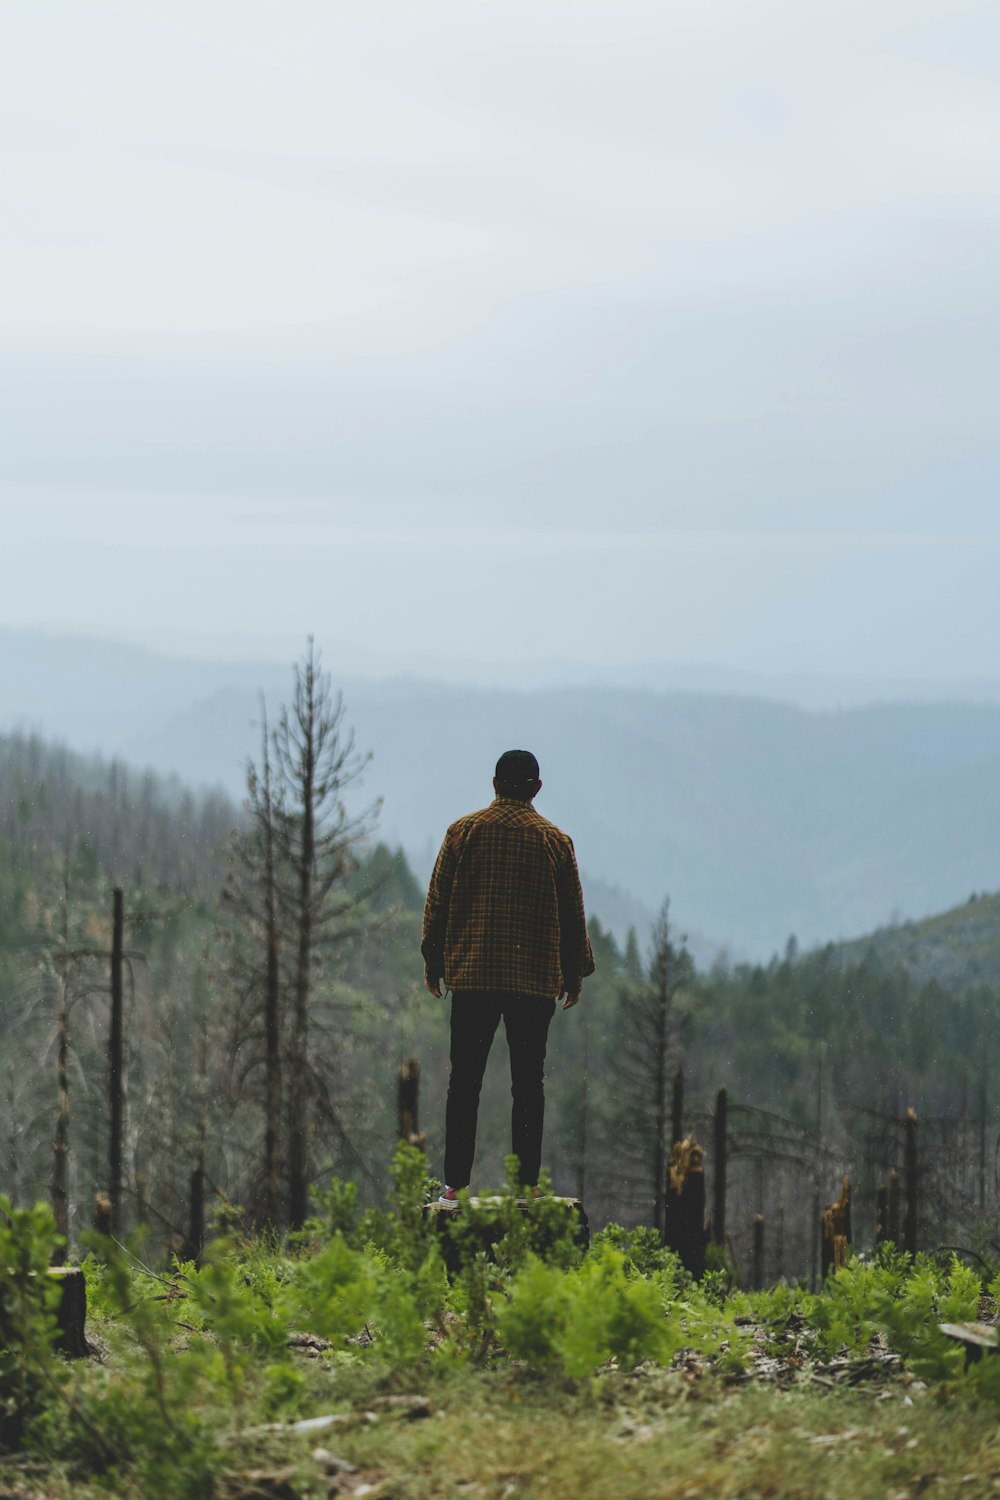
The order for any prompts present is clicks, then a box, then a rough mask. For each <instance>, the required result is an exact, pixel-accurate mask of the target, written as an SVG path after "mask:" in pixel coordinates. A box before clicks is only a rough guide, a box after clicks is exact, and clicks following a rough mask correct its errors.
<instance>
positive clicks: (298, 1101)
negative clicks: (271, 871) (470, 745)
mask: <svg viewBox="0 0 1000 1500" xmlns="http://www.w3.org/2000/svg"><path fill="white" fill-rule="evenodd" d="M273 749H274V770H275V775H276V780H277V783H278V785H279V787H280V804H281V813H280V817H279V818H278V820H277V822H276V829H277V834H278V838H277V841H276V852H277V854H278V856H279V865H280V869H281V872H282V875H283V877H284V878H283V880H282V881H281V900H282V904H283V906H284V908H285V911H286V912H287V917H288V922H289V927H290V935H291V938H292V942H293V944H294V962H293V980H292V1015H291V1026H290V1042H289V1066H290V1068H291V1070H292V1075H293V1077H294V1078H295V1079H296V1087H295V1088H294V1089H292V1090H291V1091H290V1093H289V1095H288V1174H289V1198H288V1220H289V1223H290V1224H291V1226H292V1227H293V1228H298V1227H299V1226H301V1224H302V1223H303V1221H304V1219H305V1217H306V1213H307V1212H308V1187H309V1163H310V1135H309V1119H310V1097H309V1092H308V1089H307V1080H308V1079H309V1077H310V1073H311V1070H310V1065H309V1064H310V1052H309V1028H310V1012H311V1006H312V1000H313V982H314V969H315V963H316V958H317V955H318V953H320V952H321V951H322V949H323V948H324V947H326V946H328V945H329V944H330V943H331V942H333V941H335V940H336V939H337V937H338V936H340V935H342V931H343V921H344V914H345V911H346V910H347V909H348V907H350V906H352V905H355V904H356V898H350V897H348V896H347V895H346V893H345V892H344V885H345V882H346V881H347V878H348V876H349V875H350V873H351V871H352V869H353V863H354V862H353V851H354V850H355V848H356V847H357V845H358V843H359V842H360V841H361V840H362V839H363V838H364V837H365V836H366V834H367V833H368V832H369V831H370V829H371V827H372V825H373V822H374V818H375V816H376V815H377V812H378V806H379V804H378V803H374V804H371V805H369V806H367V807H365V808H363V809H361V810H358V811H355V810H353V809H349V808H348V806H347V803H346V801H345V797H346V795H347V794H348V793H349V791H350V789H351V788H352V787H353V786H354V785H355V784H356V783H357V782H358V781H359V779H360V778H361V776H362V775H363V773H364V770H365V767H366V766H367V764H368V762H369V759H370V756H368V755H363V754H361V753H359V752H358V751H357V750H356V748H355V743H354V734H353V731H351V730H350V729H349V728H348V727H347V725H346V722H345V715H344V705H343V699H342V698H341V696H340V694H339V693H337V694H335V693H334V691H333V688H332V685H331V681H330V677H329V674H328V673H327V672H325V671H323V670H322V667H321V665H320V660H319V656H318V654H317V652H316V650H315V647H314V644H313V640H312V638H311V637H310V639H309V643H308V646H307V649H306V654H305V656H304V657H303V659H302V661H301V662H300V663H298V664H297V666H296V668H295V681H294V688H293V693H292V702H291V706H290V707H286V708H284V709H282V712H281V715H280V717H279V720H278V724H277V728H276V729H275V732H274V736H273Z"/></svg>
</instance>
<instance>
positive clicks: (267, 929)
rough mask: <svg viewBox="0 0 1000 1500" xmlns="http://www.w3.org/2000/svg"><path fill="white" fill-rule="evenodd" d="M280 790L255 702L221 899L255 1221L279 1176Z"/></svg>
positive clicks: (271, 1204) (273, 1199)
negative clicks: (258, 1188)
mask: <svg viewBox="0 0 1000 1500" xmlns="http://www.w3.org/2000/svg"><path fill="white" fill-rule="evenodd" d="M282 795H283V789H282V788H281V787H280V786H279V787H278V788H277V789H275V786H274V777H273V761H272V752H271V741H270V736H269V733H268V724H267V709H266V707H265V705H264V704H263V702H262V703H261V748H260V760H259V763H254V762H253V761H251V762H250V763H249V765H248V766H247V795H246V800H245V803H244V809H245V812H246V819H245V821H244V823H243V824H242V826H241V827H240V829H239V830H238V832H237V833H236V835H235V836H234V839H233V843H232V852H231V858H230V867H229V878H228V880H227V882H226V885H225V887H224V890H223V900H224V902H225V904H226V905H227V906H228V908H229V910H230V912H231V914H232V915H233V916H234V917H235V918H236V919H237V923H236V927H235V928H234V929H233V930H231V932H230V945H229V962H228V977H229V980H230V983H231V985H232V986H233V988H234V989H235V992H236V997H237V1005H236V1011H235V1016H234V1021H235V1025H234V1031H233V1038H232V1052H231V1063H236V1061H237V1059H239V1062H238V1065H237V1066H236V1067H235V1069H234V1068H232V1067H231V1071H230V1078H231V1084H232V1085H233V1091H234V1092H235V1093H236V1094H237V1095H238V1094H239V1093H240V1092H242V1088H243V1085H244V1084H245V1083H246V1081H247V1079H248V1078H249V1077H251V1076H252V1075H253V1074H254V1073H257V1072H260V1071H261V1070H262V1071H263V1075H264V1148H263V1162H262V1166H263V1174H262V1175H263V1190H262V1195H261V1211H262V1218H263V1220H264V1221H265V1222H266V1223H269V1224H274V1223H276V1222H277V1220H278V1200H279V1193H280V1180H281V1093H282V1052H283V1047H282V1023H283V1008H284V1007H283V999H284V988H283V985H282V974H281V957H282V920H281V919H282V913H281V909H280V893H279V889H278V868H277V865H278V834H279V822H280V820H281V819H282V818H283V816H284V806H283V800H282Z"/></svg>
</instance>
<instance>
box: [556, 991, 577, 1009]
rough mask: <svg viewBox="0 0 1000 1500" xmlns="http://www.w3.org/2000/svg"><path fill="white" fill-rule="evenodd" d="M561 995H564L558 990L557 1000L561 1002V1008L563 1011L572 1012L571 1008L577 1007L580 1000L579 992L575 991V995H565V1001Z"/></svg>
mask: <svg viewBox="0 0 1000 1500" xmlns="http://www.w3.org/2000/svg"><path fill="white" fill-rule="evenodd" d="M563 994H564V991H563V990H560V991H559V999H560V1000H562V1008H563V1010H572V1009H573V1007H574V1005H577V1004H578V1003H579V1000H580V991H579V990H577V992H576V994H575V995H567V996H566V998H565V1000H563Z"/></svg>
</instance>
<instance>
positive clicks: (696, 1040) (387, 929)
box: [0, 647, 1000, 1250]
mask: <svg viewBox="0 0 1000 1500" xmlns="http://www.w3.org/2000/svg"><path fill="white" fill-rule="evenodd" d="M369 783H371V785H370V786H369ZM375 790H377V767H368V765H367V760H366V757H365V755H364V753H363V748H362V749H360V750H359V749H356V748H355V746H354V743H353V739H352V737H351V733H350V725H349V720H348V718H347V717H346V711H345V709H344V706H343V705H342V704H341V703H340V701H339V699H338V698H337V695H336V694H335V693H334V691H333V687H332V684H331V683H330V680H329V678H328V676H327V675H326V674H325V673H324V672H323V670H322V667H321V664H320V663H319V661H318V659H317V658H316V657H315V656H314V654H313V652H312V649H311V647H310V650H309V651H308V652H307V654H306V656H305V657H304V659H303V661H302V662H301V663H300V664H299V666H298V668H297V669H296V673H295V677H294V679H293V682H292V684H291V692H290V695H289V703H288V707H287V709H286V710H285V712H284V713H283V714H282V715H281V716H280V717H279V719H278V721H276V723H275V724H274V726H273V727H272V728H271V729H270V730H269V729H268V728H267V727H266V726H264V725H262V738H261V745H260V749H259V752H258V754H257V756H256V757H255V759H254V762H253V764H252V765H251V766H250V767H249V774H248V795H247V799H246V802H245V805H244V806H243V807H242V808H236V807H235V806H234V805H233V804H232V803H230V802H228V801H227V800H226V799H225V798H224V797H222V796H218V795H215V794H202V795H194V794H192V793H190V792H188V791H186V790H185V789H184V788H182V787H180V786H179V785H177V784H176V783H174V782H169V781H163V780H161V779H160V778H157V777H154V776H151V775H144V774H137V773H135V772H133V771H130V770H128V769H127V768H125V767H123V766H121V765H118V764H102V763H101V762H99V761H93V760H87V759H85V758H82V757H79V756H76V755H73V754H71V753H70V752H68V751H65V750H62V749H59V748H53V747H50V746H47V745H45V744H44V743H42V742H40V741H39V740H37V739H35V738H32V737H13V738H10V739H7V740H5V741H2V742H0V1093H2V1094H3V1097H4V1104H5V1110H4V1113H5V1117H6V1120H7V1128H6V1133H5V1137H4V1140H3V1142H2V1147H0V1149H2V1151H3V1155H4V1159H5V1163H6V1168H5V1172H4V1174H3V1182H2V1184H0V1185H2V1186H3V1188H4V1189H5V1190H6V1191H7V1192H8V1193H9V1194H10V1195H11V1197H12V1198H13V1199H14V1201H15V1202H17V1201H21V1202H27V1201H31V1200H33V1199H34V1198H36V1197H49V1198H51V1199H53V1201H54V1202H57V1203H59V1202H60V1201H61V1202H62V1205H63V1208H62V1211H63V1213H64V1214H65V1223H66V1227H67V1229H68V1230H69V1232H70V1234H71V1235H75V1234H77V1233H78V1232H79V1231H80V1230H81V1229H82V1228H84V1227H86V1226H87V1225H88V1224H89V1223H90V1222H91V1219H92V1217H93V1213H94V1203H95V1197H96V1196H97V1195H100V1194H104V1193H106V1192H107V1190H108V1186H109V1180H110V1179H111V1178H112V1177H113V1176H114V1174H113V1172H112V1170H111V1163H110V1161H109V1128H108V1127H109V1095H110V1092H111V1090H112V1084H113V1079H112V1078H111V1077H110V1076H109V1064H108V1057H109V1051H108V1039H109V1013H110V1003H111V954H112V947H113V933H112V891H113V890H114V889H115V888H120V889H122V891H123V896H124V938H123V945H122V946H123V957H122V972H123V982H124V988H123V1007H124V1023H125V1042H124V1058H123V1068H122V1074H123V1077H122V1082H123V1084H124V1131H123V1139H122V1145H121V1152H122V1162H121V1168H122V1177H123V1182H124V1204H123V1206H122V1214H121V1222H122V1223H123V1224H125V1225H134V1224H136V1223H139V1222H142V1223H145V1224H147V1225H149V1226H150V1227H151V1229H152V1230H153V1232H154V1233H155V1235H156V1237H157V1241H158V1243H159V1245H160V1246H161V1248H167V1249H171V1250H180V1249H182V1248H187V1249H189V1250H190V1249H192V1248H196V1246H195V1245H194V1244H193V1243H192V1240H197V1237H198V1235H199V1233H200V1232H201V1231H202V1229H203V1228H204V1226H205V1216H206V1215H207V1216H209V1218H210V1217H211V1216H212V1215H213V1214H214V1215H215V1216H217V1217H221V1218H222V1219H223V1220H224V1219H225V1216H226V1215H227V1214H231V1213H238V1214H242V1215H244V1216H246V1217H247V1218H249V1219H250V1220H252V1221H253V1222H255V1223H272V1224H275V1225H277V1226H278V1227H284V1226H287V1225H292V1226H294V1225H296V1224H297V1223H300V1222H301V1221H302V1219H303V1218H304V1217H305V1215H306V1213H307V1212H308V1209H309V1203H310V1191H312V1193H313V1197H315V1194H316V1193H317V1192H319V1193H320V1194H321V1193H322V1192H323V1191H324V1190H325V1187H326V1185H327V1184H329V1182H330V1181H331V1179H332V1178H334V1177H348V1178H351V1179H353V1180H354V1181H355V1182H356V1183H357V1184H358V1186H359V1189H360V1192H361V1195H362V1200H363V1201H365V1202H368V1203H372V1204H374V1203H378V1202H380V1201H381V1200H382V1199H383V1198H384V1196H385V1192H386V1189H387V1182H386V1164H387V1162H388V1159H389V1155H390V1151H391V1147H392V1144H393V1142H394V1140H395V1136H396V1133H397V1119H396V1079H397V1075H398V1070H399V1067H400V1065H401V1064H402V1063H403V1062H404V1061H406V1060H407V1059H409V1058H416V1059H418V1060H419V1062H420V1063H421V1066H422V1093H421V1101H420V1103H421V1118H420V1121H419V1124H420V1127H421V1129H422V1130H423V1131H424V1132H425V1134H426V1136H427V1141H428V1150H429V1161H430V1166H431V1168H432V1169H434V1168H435V1167H439V1166H440V1151H441V1147H442V1133H443V1115H444V1098H445V1092H446V1086H447V1068H448V1024H447V1005H446V1003H442V1002H440V1001H437V1000H435V999H434V998H433V997H431V996H430V995H428V994H427V993H426V992H425V991H424V990H423V988H422V982H421V981H422V972H421V964H420V957H419V928H420V912H421V907H422V901H423V890H422V888H421V886H420V884H419V883H418V881H417V880H416V879H415V877H414V875H413V873H412V871H411V870H410V868H409V866H408V865H407V862H406V859H405V857H404V856H403V854H402V852H401V851H398V850H396V851H393V850H390V849H388V848H386V847H385V846H384V845H381V844H379V843H378V842H377V807H376V805H375V803H374V802H373V801H372V800H371V797H370V795H369V794H370V793H374V791H375ZM456 811H460V810H459V809H456ZM591 933H592V941H593V945H594V949H595V955H596V958H597V973H596V975H595V976H594V978H593V979H592V980H590V981H588V983H587V985H586V987H585V991H584V1003H583V1004H582V1005H581V1006H580V1007H579V1008H578V1009H577V1010H576V1011H574V1012H571V1013H567V1014H565V1015H564V1014H562V1013H557V1019H556V1023H555V1024H554V1026H553V1028H552V1033H551V1037H550V1049H549V1064H548V1067H547V1072H548V1079H549V1081H548V1085H547V1119H546V1136H545V1141H546V1146H545V1156H546V1161H547V1163H548V1165H549V1167H550V1170H551V1172H552V1176H553V1179H554V1182H555V1185H556V1187H557V1189H558V1190H560V1191H563V1192H567V1193H576V1194H579V1195H580V1196H583V1197H584V1198H585V1200H586V1202H587V1207H588V1211H589V1213H590V1216H591V1220H592V1222H594V1223H600V1222H603V1221H604V1220H607V1219H616V1220H619V1221H622V1222H632V1223H636V1222H644V1223H651V1224H654V1225H656V1226H657V1227H660V1226H662V1222H663V1214H664V1193H665V1183H666V1172H667V1162H668V1159H669V1155H670V1149H671V1146H672V1143H673V1137H674V1134H675V1130H676V1125H677V1116H678V1111H680V1113H681V1118H682V1120H683V1126H684V1130H685V1132H686V1133H694V1134H696V1135H698V1136H699V1137H700V1139H701V1140H702V1141H703V1142H705V1141H706V1137H707V1135H708V1134H709V1133H710V1122H709V1115H710V1110H711V1107H712V1100H713V1099H714V1096H715V1091H716V1090H717V1089H718V1088H719V1086H720V1085H723V1084H725V1085H727V1086H728V1088H729V1091H730V1097H731V1098H732V1099H734V1100H737V1101H742V1102H743V1103H744V1104H746V1105H747V1106H751V1105H752V1106H753V1107H754V1108H756V1109H757V1110H760V1111H770V1112H772V1113H773V1114H774V1115H775V1116H780V1117H782V1118H783V1119H785V1120H787V1122H789V1126H790V1127H794V1128H796V1129H798V1130H799V1131H800V1132H805V1131H809V1130H815V1133H816V1152H817V1155H816V1157H815V1161H812V1162H811V1164H810V1166H809V1170H810V1171H814V1172H818V1171H819V1170H820V1168H819V1167H818V1166H817V1165H816V1163H818V1162H820V1156H819V1154H818V1153H819V1151H820V1146H821V1144H823V1143H826V1144H828V1143H829V1141H830V1140H832V1139H834V1138H837V1139H838V1140H839V1141H840V1142H841V1144H842V1146H843V1149H844V1150H845V1151H846V1150H847V1149H848V1145H847V1144H846V1143H847V1142H848V1136H849V1131H848V1128H847V1126H846V1125H845V1123H844V1122H845V1121H846V1120H848V1119H849V1118H850V1117H853V1116H856V1115H857V1114H858V1113H859V1112H864V1111H869V1112H870V1113H872V1114H873V1115H879V1114H880V1115H881V1116H883V1117H884V1118H886V1119H889V1118H897V1117H900V1116H901V1114H902V1112H903V1111H904V1110H905V1108H906V1107H907V1106H912V1107H914V1108H915V1109H917V1110H918V1112H919V1113H920V1114H921V1117H922V1118H923V1117H930V1116H955V1117H958V1116H959V1115H961V1114H962V1113H963V1112H964V1114H965V1115H967V1116H969V1117H972V1116H974V1115H976V1116H978V1117H979V1118H981V1119H982V1120H984V1121H985V1119H986V1118H987V1116H988V1117H989V1118H990V1120H992V1113H993V1103H992V1101H993V1099H994V1097H995V1093H996V1088H995V1083H994V1079H993V1071H992V1069H993V1064H992V1058H993V1056H994V1044H995V1038H996V1034H997V1024H998V1020H1000V991H998V990H996V989H994V988H990V987H984V986H981V985H980V986H979V987H977V988H974V989H967V990H958V991H949V990H946V989H944V988H942V987H941V986H940V985H939V984H936V983H930V984H921V983H919V982H918V981H917V980H915V979H914V978H912V977H911V976H909V975H908V974H907V973H906V972H905V970H903V969H901V968H894V967H889V966H887V965H884V964H882V963H880V962H879V961H878V960H877V959H876V958H875V957H874V956H871V955H864V956H862V957H861V959H860V960H859V961H858V962H852V963H847V964H845V962H844V961H843V955H842V954H840V953H838V952H835V951H834V950H833V949H832V948H831V949H827V950H823V951H819V952H815V953H809V954H805V955H801V954H799V953H798V952H797V951H796V950H795V947H794V944H790V945H789V948H788V950H787V951H786V953H785V954H784V955H783V956H781V957H775V959H774V960H772V962H771V963H770V964H766V965H754V966H749V965H746V966H744V965H737V966H731V965H721V964H720V965H717V966H715V967H714V968H713V969H711V970H710V971H708V972H699V971H698V970H696V968H695V966H694V964H693V962H692V960H691V957H690V955H689V954H688V952H687V950H686V948H685V945H684V941H683V935H682V934H679V933H677V932H675V931H674V929H673V927H672V925H671V920H670V912H669V906H668V905H667V904H666V903H665V904H664V908H663V910H662V912H661V914H660V917H659V918H658V920H657V923H656V924H655V926H654V929H653V931H652V932H651V933H649V934H642V935H639V934H636V933H635V932H634V931H632V932H630V933H628V934H627V937H626V939H625V941H623V942H619V941H618V940H617V939H616V937H615V936H614V934H612V933H611V932H610V931H609V930H608V929H607V928H606V927H605V926H604V925H603V924H602V923H601V921H600V919H599V917H595V916H592V917H591ZM678 1073H682V1074H683V1078H682V1079H681V1080H679V1079H678ZM509 1108H510V1105H509V1079H508V1077H507V1068H506V1057H505V1056H504V1054H503V1049H502V1047H500V1046H498V1047H497V1048H496V1049H495V1054H494V1057H493V1058H492V1059H491V1064H490V1069H489V1071H488V1073H487V1078H486V1082H485V1085H484V1091H483V1102H482V1111H481V1119H480V1132H479V1153H478V1166H477V1181H478V1183H479V1184H480V1185H488V1184H489V1183H490V1182H492V1181H497V1180H499V1179H500V1177H501V1175H502V1162H503V1157H504V1155H505V1154H506V1151H507V1150H508V1149H509ZM820 1138H822V1141H821V1139H820ZM764 1160H765V1158H764V1156H763V1155H761V1156H760V1157H759V1161H758V1167H759V1165H760V1162H763V1161H764ZM873 1160H874V1158H873ZM761 1170H763V1169H761ZM872 1170H874V1166H873V1168H872ZM797 1181H798V1179H796V1182H797ZM789 1182H790V1183H791V1182H792V1179H791V1178H789ZM794 1191H797V1188H795V1187H794V1185H793V1186H792V1187H790V1190H789V1195H790V1196H791V1195H792V1193H793V1192H794ZM60 1195H61V1196H60Z"/></svg>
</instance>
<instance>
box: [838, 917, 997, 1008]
mask: <svg viewBox="0 0 1000 1500" xmlns="http://www.w3.org/2000/svg"><path fill="white" fill-rule="evenodd" d="M835 952H836V954H837V956H838V957H839V958H840V959H842V961H843V962H844V963H845V964H856V963H860V962H861V961H862V960H863V959H865V958H867V957H868V956H872V957H874V958H876V959H877V960H878V961H879V963H880V964H881V965H882V966H883V967H885V968H897V967H898V968H901V969H905V970H906V972H907V973H908V974H910V975H912V977H913V978H914V979H915V980H916V981H917V982H918V983H919V984H928V983H930V982H931V981H933V982H934V983H936V984H939V985H941V987H942V988H943V989H947V990H951V991H953V992H955V993H959V992H960V991H962V990H965V989H968V988H970V987H971V986H973V985H996V986H1000V893H994V894H992V895H973V896H970V898H969V900H968V901H966V902H965V903H964V904H963V905H962V906H956V907H953V908H952V910H951V911H945V912H941V913H939V914H938V915H937V916H933V917H925V918H924V920H923V921H921V922H900V923H898V924H894V925H892V926H890V927H882V928H879V929H878V931H876V932H873V933H871V934H870V936H868V937H866V938H859V939H857V940H856V941H855V942H852V943H842V944H840V945H838V946H837V948H836V949H835Z"/></svg>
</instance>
